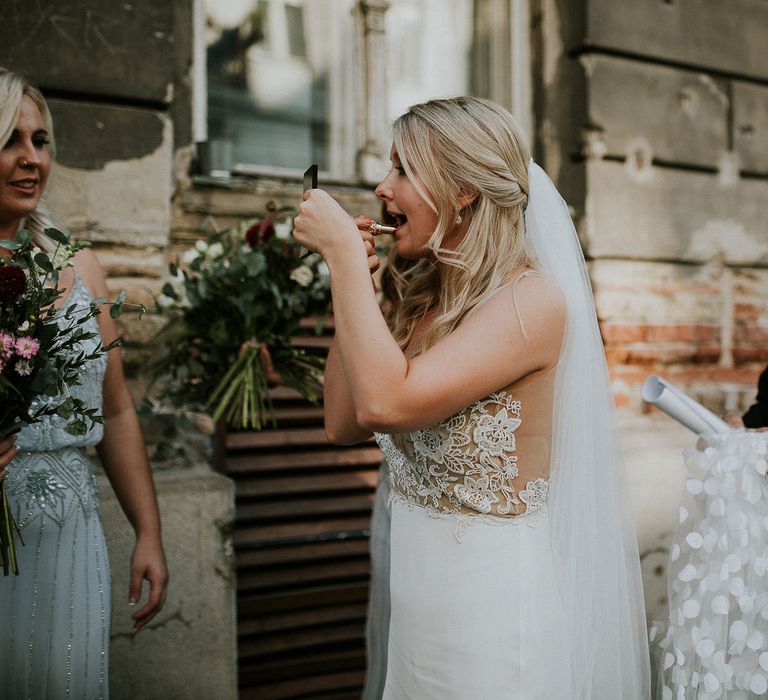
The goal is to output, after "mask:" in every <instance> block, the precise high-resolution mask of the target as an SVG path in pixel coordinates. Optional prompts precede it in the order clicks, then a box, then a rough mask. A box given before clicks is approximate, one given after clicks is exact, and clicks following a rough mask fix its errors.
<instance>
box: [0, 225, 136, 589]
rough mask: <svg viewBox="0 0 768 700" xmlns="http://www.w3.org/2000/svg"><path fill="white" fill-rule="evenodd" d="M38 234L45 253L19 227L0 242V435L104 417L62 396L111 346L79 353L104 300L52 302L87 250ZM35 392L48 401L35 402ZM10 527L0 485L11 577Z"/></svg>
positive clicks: (2, 558)
mask: <svg viewBox="0 0 768 700" xmlns="http://www.w3.org/2000/svg"><path fill="white" fill-rule="evenodd" d="M45 234H46V235H47V236H48V237H49V238H50V239H51V240H53V241H55V242H56V244H57V246H56V249H55V250H54V251H53V253H50V254H49V253H46V252H44V251H41V250H39V249H37V248H36V247H34V246H33V238H32V234H31V233H30V232H29V231H26V230H21V231H18V232H17V233H16V235H15V236H14V237H13V239H12V240H10V241H6V240H3V241H0V247H3V248H5V249H6V250H9V251H11V253H12V256H11V257H10V259H6V258H0V437H2V436H6V435H10V434H12V433H15V432H18V431H19V430H20V429H21V428H22V427H23V426H24V425H26V424H28V423H35V422H37V421H39V420H41V419H42V418H43V417H44V416H49V415H56V416H58V417H59V418H61V419H63V420H65V421H66V426H65V430H66V431H67V432H69V433H71V434H73V435H83V434H85V433H86V432H87V431H88V430H89V429H90V428H91V427H92V426H93V425H94V424H95V423H102V422H103V418H102V416H101V415H100V414H99V410H98V409H97V408H93V407H91V406H88V405H86V404H84V403H83V402H82V401H81V400H80V399H77V398H74V397H72V396H69V395H68V391H67V389H68V387H72V386H74V385H76V384H78V383H79V382H80V376H81V370H82V367H83V366H84V365H85V364H86V363H88V362H90V361H92V360H94V359H95V358H97V357H99V356H101V355H103V354H104V353H106V352H108V351H109V349H110V348H111V347H114V343H113V344H110V345H109V346H107V347H104V346H103V345H102V344H101V342H99V343H98V344H97V345H96V348H95V349H94V350H85V349H84V348H85V347H89V346H90V345H92V344H90V345H89V346H84V345H83V343H84V341H89V340H92V339H94V338H97V337H98V334H97V333H93V332H91V331H87V330H85V327H84V325H85V323H86V322H87V321H88V320H89V319H90V318H93V317H94V316H97V315H98V314H99V313H100V305H101V304H102V303H105V301H106V300H100V299H97V300H94V301H93V302H92V303H91V305H90V306H89V307H88V308H82V307H77V306H76V305H74V304H73V305H69V306H67V307H66V308H64V309H57V308H56V307H55V303H56V301H57V300H58V299H59V298H60V297H61V296H62V294H63V290H62V289H60V288H59V286H58V282H59V273H60V271H61V270H62V269H64V268H65V267H69V266H71V264H72V258H73V257H74V255H75V253H76V252H77V251H78V250H80V249H82V248H84V247H86V245H87V244H86V243H84V242H72V241H70V237H69V236H68V235H67V234H66V233H63V232H62V231H59V230H57V229H53V228H48V229H46V230H45ZM124 305H125V294H124V293H123V294H121V295H120V296H119V297H118V300H117V302H116V303H115V304H114V305H112V308H111V310H110V312H111V313H112V314H113V315H114V314H115V311H114V309H115V307H117V313H118V314H119V312H120V310H121V309H122V307H123V306H124ZM41 396H48V397H53V400H47V401H40V402H38V403H35V399H37V398H38V397H41ZM14 530H15V524H14V523H13V518H11V517H10V511H9V509H8V505H7V502H6V499H5V492H4V491H3V487H2V483H0V566H2V568H3V569H4V573H5V575H8V573H9V570H13V572H14V573H16V574H18V566H17V562H16V555H15V549H14V541H13V532H14Z"/></svg>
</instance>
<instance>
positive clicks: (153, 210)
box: [0, 0, 237, 700]
mask: <svg viewBox="0 0 768 700" xmlns="http://www.w3.org/2000/svg"><path fill="white" fill-rule="evenodd" d="M2 38H3V41H2V44H0V65H2V66H7V67H11V68H16V69H20V70H23V71H24V72H26V73H27V74H28V75H29V76H30V78H31V79H32V81H33V82H34V83H36V84H37V85H38V86H40V87H41V89H42V91H43V93H44V94H45V95H46V97H47V98H48V100H49V103H50V107H51V112H52V114H53V118H54V127H55V128H54V131H55V135H56V141H57V151H56V155H57V162H56V163H55V165H54V169H53V172H52V175H51V178H50V181H49V187H48V192H47V197H46V198H47V203H48V205H49V207H50V209H51V211H52V212H53V214H54V217H55V218H56V219H57V221H58V223H59V224H60V225H61V226H62V227H63V228H65V229H67V230H69V231H71V232H73V233H74V234H76V235H77V236H79V237H81V238H85V239H87V240H90V241H91V242H92V243H93V249H94V251H95V252H96V255H97V256H98V257H99V259H100V261H101V263H102V266H103V267H104V270H105V272H106V275H107V278H108V286H109V289H110V292H111V293H112V294H113V295H114V296H116V295H117V294H118V293H119V291H120V290H125V291H126V292H127V296H128V301H129V302H135V303H142V304H145V305H146V306H147V307H148V308H149V309H152V308H154V295H156V294H157V293H158V292H159V289H160V287H161V285H162V281H161V280H162V277H163V275H164V274H165V271H166V255H167V253H168V248H169V238H170V229H171V208H172V200H173V198H174V195H175V188H176V187H177V184H176V183H177V182H179V181H183V180H184V179H185V178H186V174H187V173H186V171H187V168H186V167H185V166H186V165H188V163H189V159H190V153H191V143H190V142H191V114H192V105H191V67H192V40H193V31H192V0H173V1H172V2H155V1H154V0H130V2H121V3H113V2H109V1H108V0H80V1H79V2H76V3H59V2H52V1H49V2H36V3H28V2H21V1H20V0H8V2H6V3H5V5H4V6H3V20H2ZM160 324H161V319H160V318H159V317H157V316H154V315H153V314H152V313H151V312H150V313H149V314H147V315H145V316H144V318H143V319H141V320H139V319H138V318H136V317H135V316H132V315H131V314H124V315H123V317H122V318H121V319H120V321H119V325H120V332H121V334H122V335H123V337H124V340H125V346H124V348H123V360H124V365H125V367H126V373H127V375H128V378H129V385H130V388H131V391H132V394H133V396H134V398H135V399H137V400H140V399H141V397H142V393H143V391H142V390H143V386H142V383H141V380H140V378H139V376H138V370H139V368H140V366H141V364H142V362H143V361H144V360H145V359H146V357H147V355H148V353H149V352H151V347H150V341H151V339H152V337H153V336H154V334H155V333H156V332H157V330H158V329H159V327H160ZM148 427H150V428H154V432H155V433H156V432H158V431H159V430H160V429H161V428H162V426H160V427H158V422H157V421H154V422H153V425H150V426H148ZM145 432H146V431H145ZM187 448H189V449H187ZM209 451H210V445H208V444H207V440H206V439H205V438H203V439H202V442H201V444H200V445H198V444H194V445H191V446H188V445H185V458H184V459H180V460H177V462H176V463H175V467H176V468H173V469H168V470H166V471H162V472H159V473H156V481H157V484H158V497H159V502H160V508H161V513H162V516H163V529H164V532H163V534H164V543H165V546H166V552H167V555H168V560H169V569H170V576H171V586H170V591H169V598H168V602H167V604H166V607H165V609H164V610H163V611H162V613H161V614H160V615H159V616H158V618H157V619H156V620H154V621H153V622H152V623H151V624H150V625H149V626H148V628H147V629H146V630H144V631H142V632H141V633H140V634H139V635H138V636H137V635H134V634H133V633H132V632H131V631H130V623H129V616H130V613H131V612H132V611H133V609H131V608H128V607H127V604H126V600H127V591H128V583H127V577H128V566H129V561H130V555H131V550H132V545H133V531H132V529H131V528H130V526H129V524H128V523H127V521H126V519H125V516H124V515H123V514H122V512H121V510H120V508H119V506H118V504H117V501H116V499H115V496H114V493H112V491H111V488H110V487H109V485H108V484H107V483H106V481H104V482H103V483H102V488H101V492H102V513H103V522H104V529H105V533H106V536H107V540H108V543H109V553H110V561H111V567H112V572H113V587H112V595H113V611H114V615H113V627H112V637H111V646H110V654H111V656H110V672H111V683H110V684H111V691H112V697H114V698H136V697H140V698H142V699H143V700H153V699H155V698H156V699H158V700H160V699H164V698H174V699H175V698H217V700H218V699H219V698H221V699H222V700H226V699H227V698H235V697H237V669H236V659H237V656H236V649H235V645H236V622H235V606H234V593H235V581H234V568H233V563H232V556H231V542H230V528H231V523H232V521H233V519H234V502H233V489H232V483H231V481H230V480H229V479H227V478H225V477H223V476H221V475H218V474H215V473H213V472H212V471H211V470H210V468H209V467H208V466H207V463H206V462H205V459H206V457H207V456H208V452H209ZM155 466H156V465H155ZM201 659H202V660H203V663H201Z"/></svg>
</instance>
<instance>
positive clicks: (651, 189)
mask: <svg viewBox="0 0 768 700" xmlns="http://www.w3.org/2000/svg"><path fill="white" fill-rule="evenodd" d="M587 178H588V183H589V184H588V192H589V194H588V199H587V207H586V217H585V222H584V226H583V227H582V234H583V239H582V240H583V242H584V243H585V248H586V252H587V254H588V255H589V256H591V257H594V258H601V257H618V258H631V259H635V260H642V259H646V260H667V261H685V262H697V263H702V262H707V261H710V260H720V261H723V262H726V263H732V264H745V265H750V264H762V263H764V262H765V259H766V256H767V255H768V221H767V220H766V217H765V205H764V202H765V183H764V182H762V181H759V180H752V179H741V180H739V179H734V180H730V181H724V180H723V178H718V177H716V176H714V175H708V174H705V173H699V172H690V171H680V170H678V169H669V168H657V167H653V166H650V165H648V163H647V162H646V163H644V164H643V166H642V167H641V168H638V167H637V163H636V162H635V161H634V160H632V161H627V162H626V163H624V164H622V163H617V162H612V161H600V160H590V161H589V162H588V164H587Z"/></svg>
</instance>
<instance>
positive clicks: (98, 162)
mask: <svg viewBox="0 0 768 700" xmlns="http://www.w3.org/2000/svg"><path fill="white" fill-rule="evenodd" d="M48 102H49V107H50V108H51V116H52V117H53V124H54V134H55V136H56V160H57V162H58V163H59V165H64V166H66V167H68V168H80V169H82V170H103V169H104V166H105V165H106V164H107V163H109V162H110V161H113V160H117V161H124V160H131V159H134V158H135V159H139V158H144V157H145V156H148V155H150V154H152V153H154V152H155V151H157V150H158V149H159V148H161V146H162V145H163V139H164V137H165V121H166V119H165V117H164V115H163V113H161V112H156V111H153V110H149V109H139V108H135V107H115V106H112V105H103V104H95V103H91V102H74V101H70V100H60V99H51V100H49V101H48ZM168 169H169V170H170V168H168Z"/></svg>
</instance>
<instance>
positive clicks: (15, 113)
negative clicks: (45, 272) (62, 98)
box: [0, 66, 56, 252]
mask: <svg viewBox="0 0 768 700" xmlns="http://www.w3.org/2000/svg"><path fill="white" fill-rule="evenodd" d="M25 96H26V97H29V98H30V99H31V100H32V102H34V103H35V106H36V107H37V108H38V109H39V110H40V115H41V116H42V118H43V124H44V125H45V129H46V131H47V132H48V138H49V140H50V144H49V146H48V150H49V152H50V153H51V157H53V154H54V141H53V120H52V119H51V111H50V110H49V109H48V104H47V103H46V101H45V98H44V97H43V94H42V93H41V92H40V90H38V89H37V88H36V87H34V86H33V85H32V84H31V83H30V82H29V80H27V79H26V77H25V76H24V75H23V74H21V73H19V72H17V71H13V70H9V69H7V68H3V67H2V66H0V146H5V144H6V143H8V141H9V140H10V138H11V135H12V134H13V130H14V129H15V128H16V123H17V122H18V121H19V114H20V112H21V100H22V99H23V98H24V97H25ZM22 226H23V227H24V228H26V229H27V230H29V231H31V232H32V235H33V236H34V240H35V244H36V245H37V246H38V247H39V248H41V249H42V250H45V251H48V252H51V251H53V250H54V248H55V243H54V242H53V241H52V240H51V239H50V238H48V236H46V235H45V234H44V233H43V230H44V229H46V228H51V227H55V226H56V224H55V222H54V221H53V218H52V217H51V214H50V212H49V211H48V208H47V207H46V206H45V204H44V203H43V201H42V200H41V201H40V202H38V205H37V208H36V209H35V211H34V212H32V213H31V214H30V215H29V216H27V217H26V219H25V220H24V221H23V222H22Z"/></svg>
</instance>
